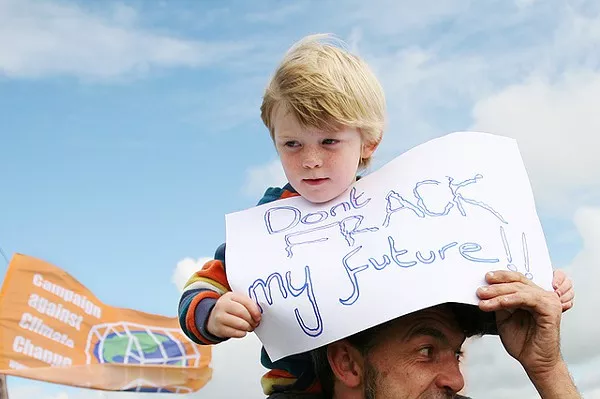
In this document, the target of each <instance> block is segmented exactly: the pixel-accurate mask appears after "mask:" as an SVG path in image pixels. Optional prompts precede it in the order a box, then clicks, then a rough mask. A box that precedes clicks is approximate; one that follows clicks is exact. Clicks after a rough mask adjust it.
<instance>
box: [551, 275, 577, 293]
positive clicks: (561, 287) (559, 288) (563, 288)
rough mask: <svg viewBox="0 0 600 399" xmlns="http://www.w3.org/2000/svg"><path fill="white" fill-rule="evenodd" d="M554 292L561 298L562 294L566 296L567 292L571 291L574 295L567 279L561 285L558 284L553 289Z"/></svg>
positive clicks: (571, 285)
mask: <svg viewBox="0 0 600 399" xmlns="http://www.w3.org/2000/svg"><path fill="white" fill-rule="evenodd" d="M554 290H555V291H556V293H557V294H558V295H560V296H563V295H564V294H566V293H567V292H569V291H572V292H573V293H574V291H573V282H572V281H571V280H570V279H568V278H567V279H565V280H564V281H563V282H562V283H561V284H559V285H558V286H557V287H554Z"/></svg>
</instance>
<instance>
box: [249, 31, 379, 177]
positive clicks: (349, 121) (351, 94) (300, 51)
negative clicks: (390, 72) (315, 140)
mask: <svg viewBox="0 0 600 399" xmlns="http://www.w3.org/2000/svg"><path fill="white" fill-rule="evenodd" d="M345 47H346V46H345V44H344V42H342V41H341V40H339V39H336V38H335V37H334V36H332V35H328V34H318V35H311V36H307V37H305V38H303V39H302V40H300V41H299V42H297V43H296V44H294V45H293V46H292V47H291V48H290V50H289V51H288V52H287V53H286V54H285V56H284V58H283V60H282V61H281V63H280V64H279V66H278V67H277V69H276V71H275V74H274V75H273V77H272V78H271V80H270V81H269V83H268V85H267V88H266V90H265V94H264V96H263V102H262V105H261V107H260V111H261V118H262V120H263V122H264V123H265V125H266V126H267V128H268V129H269V132H270V134H271V138H273V137H274V127H273V117H274V112H275V111H276V110H277V109H279V108H282V109H284V110H285V111H287V112H291V113H292V114H293V115H294V116H295V117H296V119H297V120H298V122H299V123H300V125H302V126H305V127H315V128H318V129H323V130H326V131H336V130H338V129H340V128H341V127H342V126H348V127H353V128H357V129H359V131H360V133H361V138H362V141H363V143H364V144H370V145H377V144H379V143H380V142H381V138H382V136H383V130H384V127H385V95H384V93H383V89H382V87H381V85H380V83H379V81H378V80H377V78H376V77H375V75H374V74H373V72H372V71H371V69H370V68H369V66H368V65H367V64H366V63H365V62H364V61H363V60H362V59H361V58H360V57H358V56H356V55H354V54H352V53H350V52H349V51H348V50H347V49H346V48H345ZM368 163H369V159H361V160H360V166H361V167H365V166H368Z"/></svg>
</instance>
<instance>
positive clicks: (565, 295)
mask: <svg viewBox="0 0 600 399" xmlns="http://www.w3.org/2000/svg"><path fill="white" fill-rule="evenodd" d="M558 296H559V297H560V301H561V302H562V303H567V302H572V301H573V299H574V298H575V290H573V289H572V288H571V289H569V290H567V291H566V292H563V291H562V290H561V291H560V292H559V293H558Z"/></svg>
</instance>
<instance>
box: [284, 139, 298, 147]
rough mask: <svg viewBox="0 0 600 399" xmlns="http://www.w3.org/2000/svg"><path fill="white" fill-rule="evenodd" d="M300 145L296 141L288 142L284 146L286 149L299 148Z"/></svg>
mask: <svg viewBox="0 0 600 399" xmlns="http://www.w3.org/2000/svg"><path fill="white" fill-rule="evenodd" d="M299 145H300V143H299V142H297V141H296V140H290V141H286V142H285V144H284V146H286V147H298V146H299Z"/></svg>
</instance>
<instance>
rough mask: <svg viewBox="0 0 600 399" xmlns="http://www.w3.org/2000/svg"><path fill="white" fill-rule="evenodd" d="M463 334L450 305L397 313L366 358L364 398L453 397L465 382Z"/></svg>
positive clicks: (429, 398)
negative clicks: (405, 314) (406, 313)
mask: <svg viewBox="0 0 600 399" xmlns="http://www.w3.org/2000/svg"><path fill="white" fill-rule="evenodd" d="M444 310H445V311H444ZM464 340H465V335H464V334H463V333H462V332H461V330H460V329H459V328H458V325H457V323H456V321H455V319H454V317H453V316H452V315H451V314H450V312H449V311H448V309H447V308H446V309H444V308H443V307H437V308H431V309H426V310H422V311H419V312H416V313H413V314H410V315H408V316H405V317H402V318H400V319H398V321H397V322H395V323H393V324H392V325H391V326H390V327H389V328H387V329H385V330H383V331H382V332H381V333H380V334H379V336H378V337H377V344H376V345H375V346H374V347H373V348H372V349H371V351H370V352H369V354H368V356H367V358H366V359H365V364H364V380H363V381H364V385H365V394H364V398H365V399H375V398H376V399H417V398H419V399H437V398H452V397H453V396H454V394H455V393H456V392H458V391H460V390H461V389H462V388H463V386H464V379H463V376H462V374H461V372H460V369H459V357H460V354H461V352H460V349H461V346H462V344H463V342H464Z"/></svg>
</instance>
